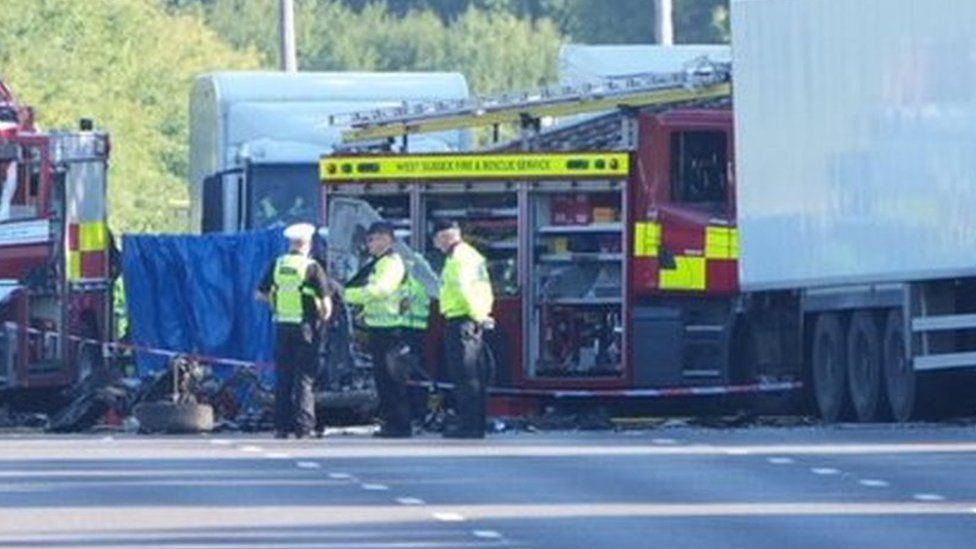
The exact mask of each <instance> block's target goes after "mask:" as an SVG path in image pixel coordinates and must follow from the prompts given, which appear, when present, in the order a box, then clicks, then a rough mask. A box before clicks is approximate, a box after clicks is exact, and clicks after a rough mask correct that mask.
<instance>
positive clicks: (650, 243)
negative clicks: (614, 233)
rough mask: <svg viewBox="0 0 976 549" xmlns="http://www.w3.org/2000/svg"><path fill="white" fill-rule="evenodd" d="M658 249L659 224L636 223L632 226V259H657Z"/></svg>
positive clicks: (659, 242)
mask: <svg viewBox="0 0 976 549" xmlns="http://www.w3.org/2000/svg"><path fill="white" fill-rule="evenodd" d="M660 247H661V224H660V223H657V222H654V221H638V222H637V223H635V224H634V257H657V254H658V249H659V248H660Z"/></svg>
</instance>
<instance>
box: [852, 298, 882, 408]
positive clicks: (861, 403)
mask: <svg viewBox="0 0 976 549" xmlns="http://www.w3.org/2000/svg"><path fill="white" fill-rule="evenodd" d="M847 387H848V389H849V390H850V398H851V406H852V408H853V409H854V416H855V417H856V418H857V420H858V421H860V422H869V421H875V420H877V419H879V416H880V411H881V400H882V398H881V395H882V375H881V339H880V337H879V335H878V327H877V325H876V324H875V321H874V316H873V315H872V314H871V313H870V312H868V311H858V312H856V313H854V315H853V316H852V317H851V323H850V325H849V328H848V331H847Z"/></svg>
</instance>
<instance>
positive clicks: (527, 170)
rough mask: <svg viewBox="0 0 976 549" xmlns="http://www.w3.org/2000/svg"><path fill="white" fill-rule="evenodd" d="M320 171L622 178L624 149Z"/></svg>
mask: <svg viewBox="0 0 976 549" xmlns="http://www.w3.org/2000/svg"><path fill="white" fill-rule="evenodd" d="M319 173H320V176H321V178H322V181H323V182H325V183H337V182H350V181H391V180H392V181H413V180H438V179H439V180H465V179H594V178H607V177H612V178H625V177H627V176H628V175H629V173H630V154H629V153H627V152H612V151H607V152H596V153H593V152H580V153H520V154H519V153H516V154H419V155H387V156H363V155H356V156H345V157H343V156H329V157H324V158H322V161H321V163H320V165H319Z"/></svg>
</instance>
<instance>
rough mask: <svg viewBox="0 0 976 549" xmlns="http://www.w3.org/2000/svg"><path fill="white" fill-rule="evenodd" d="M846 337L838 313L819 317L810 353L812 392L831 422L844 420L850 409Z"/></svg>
mask: <svg viewBox="0 0 976 549" xmlns="http://www.w3.org/2000/svg"><path fill="white" fill-rule="evenodd" d="M844 339H845V338H844V329H843V327H842V326H841V321H840V317H839V316H838V315H837V314H835V313H823V314H820V315H818V316H817V320H816V323H815V325H814V329H813V344H812V352H811V355H812V357H811V367H812V370H813V393H814V397H815V398H816V401H817V409H818V410H819V411H820V417H821V418H822V419H823V420H824V421H826V422H829V423H833V422H836V421H840V420H841V419H843V417H844V413H845V412H846V410H847V360H846V359H847V346H846V345H845V342H844Z"/></svg>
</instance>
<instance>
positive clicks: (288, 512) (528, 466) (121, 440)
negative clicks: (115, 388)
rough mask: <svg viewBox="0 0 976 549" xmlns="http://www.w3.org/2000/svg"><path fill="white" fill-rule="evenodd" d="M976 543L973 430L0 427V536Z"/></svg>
mask: <svg viewBox="0 0 976 549" xmlns="http://www.w3.org/2000/svg"><path fill="white" fill-rule="evenodd" d="M49 545H56V546H70V547H87V546H98V547H105V546H115V547H136V546H157V547H158V546H162V547H240V548H248V547H350V548H438V547H439V548H467V547H472V548H475V547H533V548H559V549H565V548H567V547H584V548H597V547H614V548H617V547H620V548H631V547H666V548H685V547H695V548H698V547H708V548H713V547H741V548H765V547H768V548H777V549H779V548H783V547H789V548H806V547H810V548H813V547H831V548H836V547H857V548H864V547H884V548H885V549H895V548H901V547H905V548H909V547H912V548H917V547H925V548H927V549H934V548H943V547H960V548H963V547H966V548H970V547H976V429H974V428H972V427H947V426H890V425H889V426H885V425H878V426H866V427H865V426H837V427H803V428H755V429H737V430H709V429H693V428H672V429H657V430H650V431H634V432H617V433H614V432H563V433H545V434H525V433H523V434H501V435H494V436H492V437H489V438H488V439H487V440H485V441H444V440H441V439H438V438H434V437H424V438H418V439H413V440H394V441H388V440H387V441H384V440H376V439H372V438H369V437H367V436H362V435H335V436H329V437H327V438H325V439H323V440H310V441H305V440H303V441H275V440H272V439H271V438H270V437H260V436H258V437H255V436H248V437H245V436H237V435H214V436H210V437H139V436H133V435H111V436H105V435H91V436H64V437H62V436H41V435H22V436H15V435H3V436H0V546H28V547H29V546H49Z"/></svg>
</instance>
